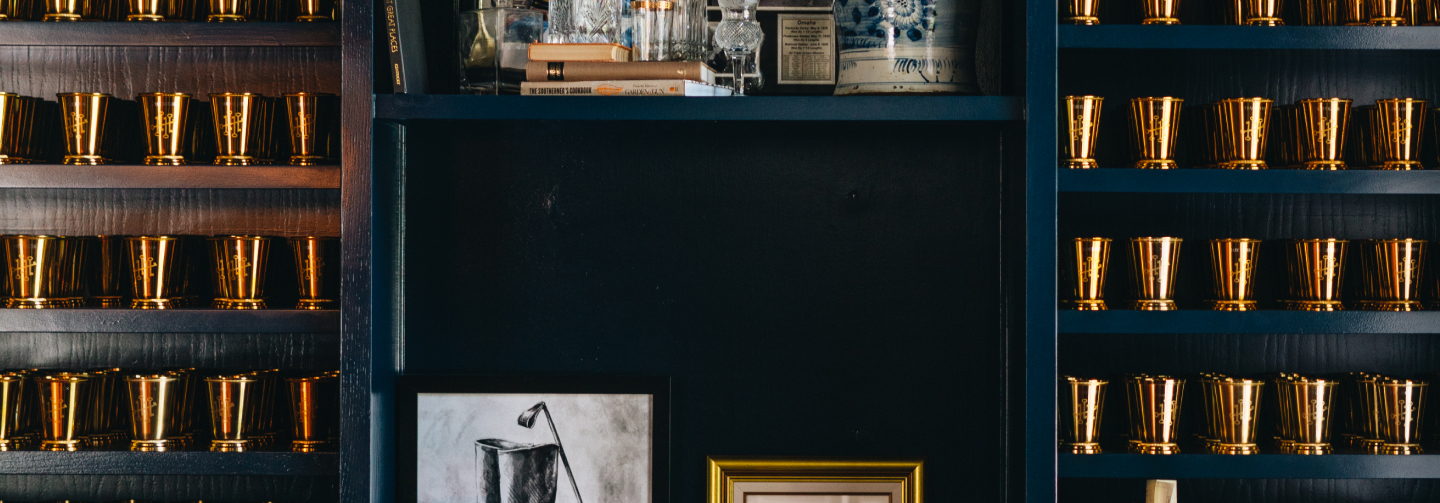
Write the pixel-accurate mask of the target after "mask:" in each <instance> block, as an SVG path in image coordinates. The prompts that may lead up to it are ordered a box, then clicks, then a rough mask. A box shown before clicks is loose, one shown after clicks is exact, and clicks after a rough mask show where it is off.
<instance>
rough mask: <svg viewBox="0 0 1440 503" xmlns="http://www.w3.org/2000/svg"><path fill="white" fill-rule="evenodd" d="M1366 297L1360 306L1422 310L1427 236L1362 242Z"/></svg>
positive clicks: (1377, 308) (1363, 307)
mask: <svg viewBox="0 0 1440 503" xmlns="http://www.w3.org/2000/svg"><path fill="white" fill-rule="evenodd" d="M1360 246H1361V248H1360V250H1361V253H1360V263H1361V274H1362V275H1363V276H1364V279H1365V300H1362V301H1360V302H1358V303H1357V307H1359V308H1360V309H1364V310H1369V311H1419V310H1421V309H1422V304H1421V303H1420V300H1419V299H1420V288H1421V285H1422V281H1421V275H1422V273H1423V271H1424V265H1425V260H1424V259H1425V240H1423V239H1376V240H1371V241H1365V242H1362V243H1360Z"/></svg>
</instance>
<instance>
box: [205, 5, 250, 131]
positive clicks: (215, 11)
mask: <svg viewBox="0 0 1440 503" xmlns="http://www.w3.org/2000/svg"><path fill="white" fill-rule="evenodd" d="M249 15H250V0H210V16H209V17H207V18H205V20H206V21H209V22H212V23H234V22H242V21H247V20H248V16H249ZM217 115H218V114H217Z"/></svg>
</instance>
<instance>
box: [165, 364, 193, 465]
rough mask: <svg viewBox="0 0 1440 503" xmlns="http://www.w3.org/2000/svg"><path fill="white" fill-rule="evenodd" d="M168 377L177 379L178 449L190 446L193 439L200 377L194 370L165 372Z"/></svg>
mask: <svg viewBox="0 0 1440 503" xmlns="http://www.w3.org/2000/svg"><path fill="white" fill-rule="evenodd" d="M164 374H165V375H167V376H172V377H175V378H176V379H177V381H176V388H175V395H176V396H175V407H176V410H177V412H176V414H175V437H173V439H174V440H175V441H176V442H177V444H178V445H177V448H178V449H184V448H186V447H187V446H188V444H189V442H190V439H191V427H192V424H191V423H192V422H193V419H194V417H195V403H196V402H197V401H199V397H197V396H196V395H197V394H199V393H200V391H199V390H200V387H201V386H200V385H199V380H200V377H199V375H198V373H197V372H196V369H193V368H184V369H170V370H166V371H165V372H164Z"/></svg>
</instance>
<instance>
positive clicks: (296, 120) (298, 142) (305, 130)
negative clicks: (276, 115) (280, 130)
mask: <svg viewBox="0 0 1440 503" xmlns="http://www.w3.org/2000/svg"><path fill="white" fill-rule="evenodd" d="M333 96H335V95H333V94H327V93H291V94H286V95H285V114H286V117H287V119H288V121H289V125H290V164H293V165H296V166H315V165H318V164H324V163H325V161H326V159H325V155H324V152H322V151H321V150H320V149H322V148H323V147H324V146H325V145H324V144H323V143H322V141H323V139H324V138H326V137H328V136H329V134H330V133H331V131H330V129H331V128H332V126H333V124H331V121H330V110H328V109H327V108H328V107H329V99H328V98H330V97H333Z"/></svg>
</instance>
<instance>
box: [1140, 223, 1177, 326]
mask: <svg viewBox="0 0 1440 503" xmlns="http://www.w3.org/2000/svg"><path fill="white" fill-rule="evenodd" d="M1181 241H1182V240H1181V239H1180V238H1172V237H1145V238H1130V280H1131V283H1130V284H1131V286H1132V287H1133V288H1134V294H1135V297H1136V300H1135V302H1134V304H1133V308H1134V309H1138V310H1141V311H1174V310H1175V309H1177V307H1176V306H1175V300H1174V296H1175V269H1176V267H1177V266H1178V265H1179V263H1180V243H1181Z"/></svg>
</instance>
